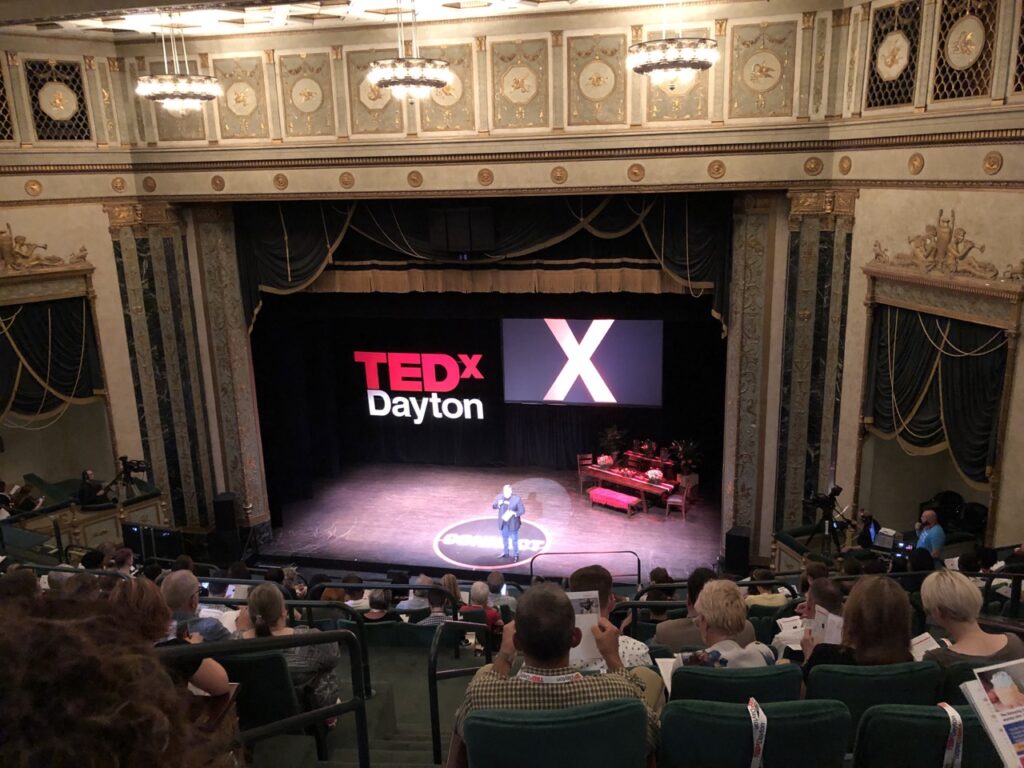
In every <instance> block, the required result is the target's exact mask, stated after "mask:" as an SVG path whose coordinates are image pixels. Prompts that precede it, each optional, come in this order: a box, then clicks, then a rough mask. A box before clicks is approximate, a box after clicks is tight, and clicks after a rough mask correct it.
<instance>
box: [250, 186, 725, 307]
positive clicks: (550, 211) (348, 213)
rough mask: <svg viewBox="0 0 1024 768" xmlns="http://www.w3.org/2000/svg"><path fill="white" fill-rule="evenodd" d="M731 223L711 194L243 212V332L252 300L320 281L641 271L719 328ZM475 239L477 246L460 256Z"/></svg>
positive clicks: (266, 207)
mask: <svg viewBox="0 0 1024 768" xmlns="http://www.w3.org/2000/svg"><path fill="white" fill-rule="evenodd" d="M481 222H483V226H482V227H481ZM731 222H732V201H731V196H730V195H728V194H709V193H706V194H700V195H686V194H655V195H609V196H594V197H547V198H493V199H487V200H479V199H467V200H403V201H387V200H385V201H358V202H357V201H324V202H301V203H276V202H275V203H244V204H239V205H238V206H237V207H236V209H235V232H236V246H237V251H238V259H239V271H240V274H241V279H242V293H243V297H244V299H245V302H246V311H247V313H248V319H249V321H250V323H251V321H252V319H253V317H254V315H255V314H256V312H257V311H258V309H259V301H260V299H259V292H260V291H265V292H269V293H293V292H296V291H301V290H303V289H305V288H307V287H309V286H310V285H311V284H312V283H313V282H314V281H315V280H316V279H317V278H318V277H319V276H320V275H321V274H322V273H323V272H324V270H325V269H330V270H345V271H355V270H376V271H386V270H391V271H394V270H413V269H415V270H469V271H474V270H495V269H499V270H522V269H532V270H550V271H552V272H553V273H555V272H558V271H567V270H572V269H575V268H585V269H587V270H623V269H629V270H644V269H649V270H656V271H664V272H665V273H667V274H669V275H671V276H672V277H673V278H674V279H676V280H678V281H680V283H681V284H682V285H683V286H684V288H685V291H688V292H689V293H691V294H692V295H694V296H699V295H702V294H703V293H705V292H713V314H714V315H715V317H717V318H719V319H720V320H721V319H723V318H725V317H727V316H728V296H729V291H728V277H729V274H730V271H731V265H730V254H731V242H732V234H731ZM441 226H443V228H444V229H443V230H439V227H441ZM481 229H482V230H483V232H481ZM439 231H440V234H439ZM481 237H482V238H483V240H482V241H481ZM474 238H476V243H477V244H480V243H482V245H481V246H480V247H477V246H476V245H471V246H470V247H466V246H465V243H471V242H472V241H473V240H474ZM565 292H569V291H565Z"/></svg>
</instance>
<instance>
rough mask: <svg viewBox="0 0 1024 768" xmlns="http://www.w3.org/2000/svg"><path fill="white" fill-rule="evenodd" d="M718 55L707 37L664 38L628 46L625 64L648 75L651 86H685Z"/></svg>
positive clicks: (716, 59) (716, 47)
mask: <svg viewBox="0 0 1024 768" xmlns="http://www.w3.org/2000/svg"><path fill="white" fill-rule="evenodd" d="M718 58H719V55H718V43H717V42H716V41H715V40H712V39H711V38H709V37H667V38H663V39H661V40H649V41H647V42H645V43H635V44H633V45H631V46H629V51H628V53H627V56H626V63H627V64H628V65H629V68H630V69H632V70H633V71H634V72H636V73H637V74H638V75H650V76H651V82H653V83H654V84H655V85H661V84H665V83H669V82H670V81H676V82H678V83H679V84H681V85H685V84H688V83H690V82H692V81H693V79H694V78H695V77H696V76H697V73H698V72H702V71H704V70H706V69H710V68H711V66H712V65H714V64H715V62H717V61H718Z"/></svg>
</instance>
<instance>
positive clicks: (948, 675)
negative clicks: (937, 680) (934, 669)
mask: <svg viewBox="0 0 1024 768" xmlns="http://www.w3.org/2000/svg"><path fill="white" fill-rule="evenodd" d="M989 664H991V662H989V661H958V662H955V663H953V664H950V665H949V666H948V667H946V669H945V670H944V671H943V673H942V688H941V690H940V691H939V701H944V702H946V703H947V704H952V705H954V706H957V705H964V706H966V705H967V697H966V696H964V692H963V691H961V690H960V684H961V683H966V682H969V681H971V680H974V670H976V669H977V668H978V667H984V666H988V665H989Z"/></svg>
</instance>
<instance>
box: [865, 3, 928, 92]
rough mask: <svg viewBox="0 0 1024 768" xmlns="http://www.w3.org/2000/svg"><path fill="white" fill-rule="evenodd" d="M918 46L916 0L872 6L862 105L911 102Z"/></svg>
mask: <svg viewBox="0 0 1024 768" xmlns="http://www.w3.org/2000/svg"><path fill="white" fill-rule="evenodd" d="M920 50H921V3H920V0H909V2H902V3H896V4H895V5H888V6H885V7H882V8H876V9H875V12H874V14H872V16H871V50H870V52H869V54H868V62H867V67H868V85H867V94H866V96H865V99H864V107H865V109H875V108H879V107H900V106H911V105H912V104H913V103H914V83H915V80H916V76H917V59H918V55H919V52H920Z"/></svg>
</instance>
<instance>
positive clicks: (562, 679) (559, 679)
mask: <svg viewBox="0 0 1024 768" xmlns="http://www.w3.org/2000/svg"><path fill="white" fill-rule="evenodd" d="M582 679H583V675H581V674H580V673H579V672H567V673H566V674H564V675H538V674H536V673H534V672H526V671H523V670H520V671H519V674H518V675H516V680H522V681H524V682H527V683H536V684H537V685H560V684H562V683H575V682H576V681H577V680H582Z"/></svg>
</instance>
